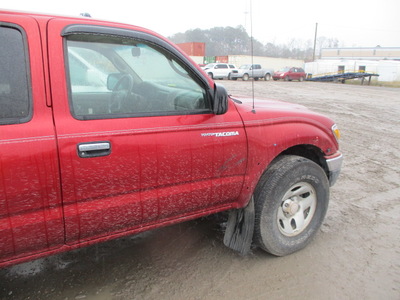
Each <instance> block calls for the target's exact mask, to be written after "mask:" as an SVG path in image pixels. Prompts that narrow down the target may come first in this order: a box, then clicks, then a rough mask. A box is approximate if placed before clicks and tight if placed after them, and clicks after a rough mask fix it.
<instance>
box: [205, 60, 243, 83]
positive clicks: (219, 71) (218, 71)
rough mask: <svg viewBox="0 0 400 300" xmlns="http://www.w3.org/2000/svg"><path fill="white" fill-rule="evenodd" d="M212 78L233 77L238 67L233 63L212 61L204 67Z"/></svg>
mask: <svg viewBox="0 0 400 300" xmlns="http://www.w3.org/2000/svg"><path fill="white" fill-rule="evenodd" d="M202 69H203V70H204V71H205V72H206V73H207V75H208V76H210V78H211V79H224V78H227V79H231V77H232V74H235V73H237V68H236V66H235V65H232V64H224V63H212V64H208V65H206V66H204V67H203V68H202Z"/></svg>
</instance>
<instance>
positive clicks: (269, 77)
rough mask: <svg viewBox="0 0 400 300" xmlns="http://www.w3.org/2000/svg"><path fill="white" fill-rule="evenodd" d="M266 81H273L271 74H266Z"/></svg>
mask: <svg viewBox="0 0 400 300" xmlns="http://www.w3.org/2000/svg"><path fill="white" fill-rule="evenodd" d="M264 80H265V81H269V80H271V74H269V73H267V74H265V76H264Z"/></svg>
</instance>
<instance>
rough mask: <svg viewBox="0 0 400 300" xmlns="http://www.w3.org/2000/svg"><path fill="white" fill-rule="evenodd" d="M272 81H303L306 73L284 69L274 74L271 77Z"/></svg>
mask: <svg viewBox="0 0 400 300" xmlns="http://www.w3.org/2000/svg"><path fill="white" fill-rule="evenodd" d="M272 78H273V79H274V80H279V79H283V80H285V81H292V80H298V81H303V80H304V79H305V78H306V73H305V72H304V70H303V69H302V68H296V67H292V68H289V67H286V68H283V69H282V70H279V71H277V72H275V73H274V75H273V76H272Z"/></svg>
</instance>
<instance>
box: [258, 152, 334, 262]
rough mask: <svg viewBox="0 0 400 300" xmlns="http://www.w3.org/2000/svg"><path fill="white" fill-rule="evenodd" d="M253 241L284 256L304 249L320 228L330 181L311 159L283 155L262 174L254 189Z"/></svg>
mask: <svg viewBox="0 0 400 300" xmlns="http://www.w3.org/2000/svg"><path fill="white" fill-rule="evenodd" d="M254 196H255V213H256V218H255V227H254V241H255V243H256V244H257V245H258V246H259V247H260V248H262V249H263V250H265V251H267V252H269V253H271V254H273V255H276V256H285V255H288V254H291V253H293V252H296V251H298V250H301V249H303V248H304V247H305V246H306V245H307V244H308V243H309V242H310V241H311V240H312V238H313V237H314V236H315V234H316V233H317V231H318V229H319V228H320V226H321V224H322V222H323V220H324V217H325V214H326V211H327V209H328V203H329V182H328V179H327V176H326V174H325V172H324V170H323V169H322V168H321V167H320V166H319V165H317V164H316V163H314V162H313V161H311V160H309V159H306V158H303V157H299V156H294V155H288V156H282V157H281V158H279V159H278V160H277V161H276V162H274V163H273V165H272V166H271V167H270V168H269V169H268V170H267V171H266V172H265V173H264V174H263V176H262V177H261V179H260V182H259V184H258V185H257V188H256V191H255V194H254Z"/></svg>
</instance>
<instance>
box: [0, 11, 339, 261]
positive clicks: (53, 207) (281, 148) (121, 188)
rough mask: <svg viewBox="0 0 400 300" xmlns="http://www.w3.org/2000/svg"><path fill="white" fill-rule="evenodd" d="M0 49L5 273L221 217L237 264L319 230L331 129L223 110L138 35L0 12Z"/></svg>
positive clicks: (281, 115)
mask: <svg viewBox="0 0 400 300" xmlns="http://www.w3.org/2000/svg"><path fill="white" fill-rule="evenodd" d="M0 41H1V43H0V266H1V267H4V266H8V265H11V264H16V263H20V262H24V261H27V260H32V259H36V258H39V257H42V256H46V255H51V254H55V253H58V252H61V251H67V250H71V249H76V248H79V247H83V246H87V245H91V244H94V243H98V242H102V241H106V240H109V239H113V238H118V237H121V236H124V235H128V234H135V233H139V232H142V231H145V230H150V229H153V228H157V227H160V226H166V225H170V224H174V223H177V222H183V221H186V220H190V219H194V218H198V217H202V216H205V215H210V214H214V213H218V212H222V211H229V220H228V222H227V228H226V232H225V238H224V243H225V244H226V245H227V246H229V247H231V248H233V249H235V250H237V251H240V252H242V253H247V252H248V250H249V249H250V245H251V244H253V245H257V246H259V247H261V248H262V249H264V250H266V251H268V252H270V253H272V254H274V255H277V256H282V255H286V254H289V253H292V252H294V251H297V250H299V249H301V248H303V247H305V246H306V244H307V243H308V242H309V241H310V240H311V239H312V237H313V236H314V235H315V233H316V232H317V231H318V228H319V226H320V225H321V223H322V221H323V218H324V215H325V213H326V210H327V206H328V201H329V187H330V186H331V185H333V184H334V183H335V181H336V179H337V177H338V175H339V172H340V169H341V162H342V154H341V153H340V152H339V150H338V139H339V130H338V129H337V127H336V125H335V124H334V122H333V121H331V120H330V119H329V118H327V117H325V116H322V115H319V114H316V113H313V112H311V111H310V110H308V109H306V108H305V107H302V106H299V105H293V104H288V103H284V102H277V101H269V100H261V101H258V100H255V101H254V105H253V101H251V100H250V101H249V99H239V98H236V97H232V96H230V95H228V93H227V91H226V90H225V89H224V88H223V87H222V86H220V85H216V84H215V83H214V82H213V81H212V79H211V78H209V77H208V76H207V75H206V74H205V73H204V72H203V71H202V70H201V69H200V68H199V67H198V66H197V65H196V64H195V63H194V62H193V61H192V60H191V59H190V58H189V57H187V56H186V55H185V54H184V53H182V52H181V51H180V50H179V48H177V47H176V46H175V45H174V44H172V43H171V42H169V41H168V40H166V39H165V38H163V37H162V36H160V35H158V34H156V33H154V32H151V31H149V30H146V29H143V28H141V27H135V26H131V25H124V24H118V23H111V22H105V21H97V20H93V19H90V18H83V17H82V18H70V17H59V16H47V15H41V14H28V13H22V12H11V11H0Z"/></svg>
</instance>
